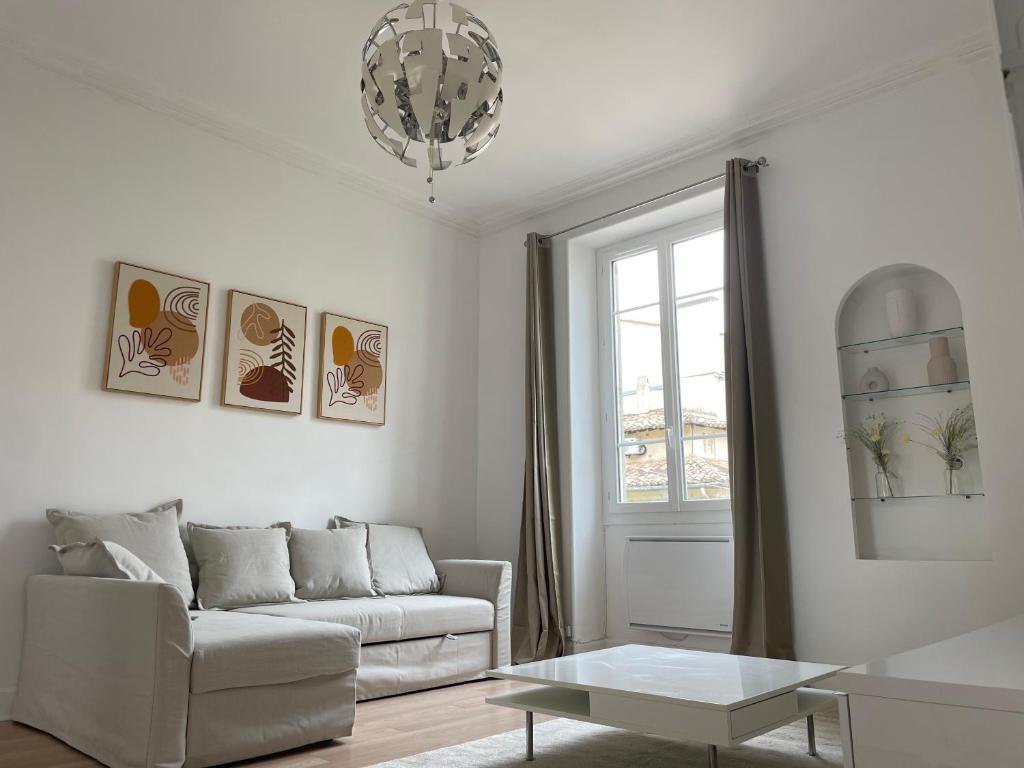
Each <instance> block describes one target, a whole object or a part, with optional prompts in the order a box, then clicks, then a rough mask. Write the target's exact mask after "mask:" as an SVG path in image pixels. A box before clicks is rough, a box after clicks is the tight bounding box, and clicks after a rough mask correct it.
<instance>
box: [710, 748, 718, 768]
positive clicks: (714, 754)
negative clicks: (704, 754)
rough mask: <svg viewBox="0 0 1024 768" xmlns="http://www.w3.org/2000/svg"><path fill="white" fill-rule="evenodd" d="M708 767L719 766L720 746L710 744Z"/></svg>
mask: <svg viewBox="0 0 1024 768" xmlns="http://www.w3.org/2000/svg"><path fill="white" fill-rule="evenodd" d="M708 768H718V747H716V746H715V745H714V744H708Z"/></svg>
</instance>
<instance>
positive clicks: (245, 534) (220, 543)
mask: <svg viewBox="0 0 1024 768" xmlns="http://www.w3.org/2000/svg"><path fill="white" fill-rule="evenodd" d="M188 535H189V540H190V541H191V542H192V552H193V554H194V555H195V558H196V564H197V565H198V566H199V589H198V591H197V595H196V597H197V602H198V604H199V607H200V608H207V609H208V608H238V607H240V606H243V605H259V604H262V603H286V602H290V601H293V600H295V582H293V581H292V577H291V573H290V572H289V568H288V537H287V533H286V531H285V529H284V528H207V527H204V526H201V525H195V524H193V523H189V525H188Z"/></svg>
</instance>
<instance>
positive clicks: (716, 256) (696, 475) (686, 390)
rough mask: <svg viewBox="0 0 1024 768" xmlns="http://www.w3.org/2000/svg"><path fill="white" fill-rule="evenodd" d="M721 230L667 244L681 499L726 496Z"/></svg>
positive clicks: (727, 474)
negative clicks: (672, 276) (671, 271)
mask: <svg viewBox="0 0 1024 768" xmlns="http://www.w3.org/2000/svg"><path fill="white" fill-rule="evenodd" d="M722 237H723V236H722V232H721V230H719V231H717V232H713V233H710V234H707V235H702V236H701V237H697V238H694V239H692V240H686V241H684V242H681V243H676V244H674V245H673V246H672V258H673V261H674V270H675V286H674V288H675V296H676V313H675V314H676V339H677V358H678V361H679V371H678V376H679V401H680V410H681V412H682V430H683V433H682V440H681V442H680V449H681V450H682V453H683V471H684V480H685V483H686V499H687V500H688V501H693V500H700V499H721V498H728V497H729V456H728V448H727V441H726V426H727V425H726V413H725V395H726V393H725V306H724V299H725V294H724V291H723V290H722V286H723V282H724V277H723V268H724V253H723V239H722Z"/></svg>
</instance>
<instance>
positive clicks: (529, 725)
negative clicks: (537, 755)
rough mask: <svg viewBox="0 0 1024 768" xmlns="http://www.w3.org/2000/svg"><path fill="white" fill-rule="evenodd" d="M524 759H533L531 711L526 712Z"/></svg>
mask: <svg viewBox="0 0 1024 768" xmlns="http://www.w3.org/2000/svg"><path fill="white" fill-rule="evenodd" d="M526 759H527V760H533V712H527V713H526Z"/></svg>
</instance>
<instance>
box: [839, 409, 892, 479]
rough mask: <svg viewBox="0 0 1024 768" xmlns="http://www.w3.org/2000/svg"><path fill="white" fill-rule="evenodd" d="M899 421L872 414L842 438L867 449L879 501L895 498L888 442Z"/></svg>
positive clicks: (890, 452)
mask: <svg viewBox="0 0 1024 768" xmlns="http://www.w3.org/2000/svg"><path fill="white" fill-rule="evenodd" d="M900 423H901V422H900V421H899V419H894V418H892V417H891V416H886V415H885V414H884V413H881V414H873V415H871V416H868V417H867V418H866V419H864V421H863V422H861V423H860V424H858V425H857V426H855V427H853V428H851V429H849V430H847V431H846V432H845V433H844V435H843V437H845V438H846V439H847V440H850V439H852V440H856V441H857V442H858V443H860V444H861V445H863V446H864V447H865V448H867V449H868V453H869V454H870V455H871V460H872V461H873V462H874V463H875V493H876V494H877V496H878V498H880V499H887V498H891V497H892V496H895V495H896V494H895V492H894V491H893V483H894V480H896V473H895V472H893V469H892V449H891V448H890V447H889V442H890V441H891V440H892V437H893V435H895V434H896V430H897V429H898V428H899V426H900Z"/></svg>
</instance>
